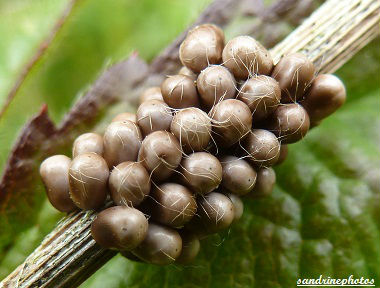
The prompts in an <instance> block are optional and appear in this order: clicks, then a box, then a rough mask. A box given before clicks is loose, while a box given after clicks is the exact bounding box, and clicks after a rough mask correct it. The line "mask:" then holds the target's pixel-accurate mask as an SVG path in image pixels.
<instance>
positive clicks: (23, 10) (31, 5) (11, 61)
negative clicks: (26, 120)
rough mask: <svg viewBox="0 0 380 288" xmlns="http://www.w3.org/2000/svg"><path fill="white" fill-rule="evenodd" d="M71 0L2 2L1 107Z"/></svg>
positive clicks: (0, 29) (0, 45) (0, 15)
mask: <svg viewBox="0 0 380 288" xmlns="http://www.w3.org/2000/svg"><path fill="white" fill-rule="evenodd" d="M67 4H68V0H35V1H33V2H31V1H23V0H13V1H0V35H1V36H0V39H1V41H0V63H1V65H0V106H2V105H3V103H4V101H5V99H6V96H7V94H8V92H9V90H10V89H11V86H12V85H13V84H14V82H15V79H16V77H17V76H18V75H19V73H20V72H21V70H22V68H23V66H24V65H25V64H26V62H27V61H29V59H30V58H31V57H32V55H33V54H34V53H36V50H37V48H38V46H39V45H40V43H41V41H42V40H43V39H45V38H46V37H47V35H48V34H49V32H50V30H51V29H52V27H53V25H54V24H55V22H56V21H57V19H58V16H59V14H60V13H61V12H62V10H63V9H64V7H65V6H66V5H67Z"/></svg>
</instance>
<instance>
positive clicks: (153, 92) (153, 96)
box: [139, 86, 164, 104]
mask: <svg viewBox="0 0 380 288" xmlns="http://www.w3.org/2000/svg"><path fill="white" fill-rule="evenodd" d="M148 100H160V101H164V98H162V94H161V88H160V87H158V86H157V87H150V88H148V89H146V90H145V91H144V92H143V93H141V95H140V98H139V103H140V104H141V103H144V102H145V101H148Z"/></svg>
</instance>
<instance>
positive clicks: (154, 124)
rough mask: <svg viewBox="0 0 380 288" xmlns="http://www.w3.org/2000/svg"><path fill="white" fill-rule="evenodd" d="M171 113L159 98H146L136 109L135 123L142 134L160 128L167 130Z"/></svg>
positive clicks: (170, 120) (171, 116) (171, 117)
mask: <svg viewBox="0 0 380 288" xmlns="http://www.w3.org/2000/svg"><path fill="white" fill-rule="evenodd" d="M172 119H173V115H172V112H171V111H170V107H169V106H168V105H167V104H166V103H165V102H164V101H161V100H147V101H145V102H143V103H142V104H141V105H140V106H139V108H138V109H137V123H138V125H139V126H140V128H141V131H142V133H143V134H144V136H146V135H148V134H150V133H152V132H154V131H160V130H169V127H170V123H171V122H172Z"/></svg>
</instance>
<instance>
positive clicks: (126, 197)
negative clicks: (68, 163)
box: [108, 161, 151, 206]
mask: <svg viewBox="0 0 380 288" xmlns="http://www.w3.org/2000/svg"><path fill="white" fill-rule="evenodd" d="M108 186H109V188H110V192H111V197H112V200H113V201H114V202H115V204H117V205H125V206H137V205H139V204H140V203H141V202H142V201H143V200H144V199H145V198H146V196H147V195H148V194H149V192H150V186H151V184H150V178H149V173H148V172H147V171H146V169H145V168H144V166H143V165H141V164H140V163H137V162H129V161H127V162H123V163H120V164H119V165H117V166H116V167H115V168H114V169H113V170H112V172H111V174H110V178H109V181H108Z"/></svg>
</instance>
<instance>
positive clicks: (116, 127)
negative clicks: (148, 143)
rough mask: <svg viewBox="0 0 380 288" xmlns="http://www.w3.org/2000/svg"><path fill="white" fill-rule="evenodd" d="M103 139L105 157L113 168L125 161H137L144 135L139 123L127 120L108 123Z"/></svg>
mask: <svg viewBox="0 0 380 288" xmlns="http://www.w3.org/2000/svg"><path fill="white" fill-rule="evenodd" d="M103 140H104V159H105V160H106V161H107V163H108V165H109V167H110V168H112V167H113V166H116V165H118V164H119V163H121V162H124V161H136V159H137V154H138V152H139V149H140V146H141V141H142V136H141V132H140V128H139V127H138V126H137V124H136V123H133V122H131V121H128V120H127V121H123V122H112V123H111V124H110V125H108V127H107V128H106V131H105V132H104V136H103Z"/></svg>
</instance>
